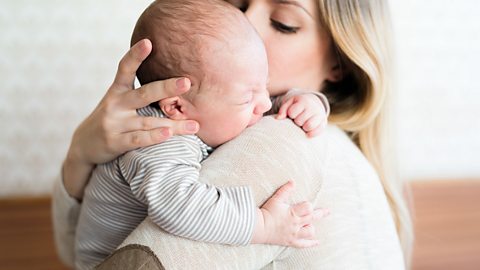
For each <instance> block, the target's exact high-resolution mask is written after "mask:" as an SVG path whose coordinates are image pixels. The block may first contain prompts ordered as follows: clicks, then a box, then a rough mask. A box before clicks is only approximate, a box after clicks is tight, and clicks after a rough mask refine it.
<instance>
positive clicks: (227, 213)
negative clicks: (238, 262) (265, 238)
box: [75, 106, 256, 269]
mask: <svg viewBox="0 0 480 270" xmlns="http://www.w3.org/2000/svg"><path fill="white" fill-rule="evenodd" d="M138 114H139V115H142V116H154V117H164V116H163V114H162V113H161V111H160V110H158V109H156V108H154V107H151V106H148V107H145V108H142V109H139V110H138ZM211 150H212V149H211V148H210V147H209V146H207V145H206V144H205V143H203V142H202V141H201V140H200V138H198V137H197V136H194V135H186V136H173V137H172V138H170V139H169V140H167V141H166V142H163V143H161V144H157V145H154V146H149V147H144V148H140V149H137V150H134V151H130V152H127V153H125V154H124V155H122V156H120V157H119V158H117V159H116V160H114V161H111V162H109V163H106V164H102V165H98V166H97V168H96V169H95V170H94V172H93V174H92V176H91V178H90V182H89V184H88V185H87V187H86V189H85V195H84V200H83V203H82V208H81V213H80V217H79V221H78V225H77V230H76V239H75V267H76V268H77V269H92V268H93V267H94V266H95V265H97V264H99V263H100V262H101V261H102V260H103V259H105V258H106V257H107V256H108V255H109V254H110V253H111V252H112V251H114V250H115V249H116V248H117V247H118V246H119V245H120V244H121V243H122V242H123V240H124V239H125V238H126V237H127V236H128V235H129V234H130V232H132V231H133V230H134V229H135V228H136V227H137V226H138V225H139V224H140V223H141V222H142V221H143V220H144V219H145V218H146V217H147V216H149V217H150V218H151V219H152V221H154V222H155V223H156V224H157V225H158V226H159V227H161V228H162V229H164V230H165V231H167V232H169V233H172V234H175V235H178V236H183V237H187V238H190V239H193V240H198V241H206V242H214V243H223V244H232V245H246V244H248V243H249V242H250V238H251V236H252V234H253V227H254V222H255V210H256V205H255V203H254V201H253V198H252V194H251V191H250V188H249V187H222V188H216V187H214V186H211V185H208V184H204V183H201V182H199V181H198V178H199V171H200V167H201V166H200V162H201V161H202V160H203V159H205V158H206V157H207V156H208V153H209V152H210V151H211Z"/></svg>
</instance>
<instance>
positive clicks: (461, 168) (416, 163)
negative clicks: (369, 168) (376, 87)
mask: <svg viewBox="0 0 480 270" xmlns="http://www.w3.org/2000/svg"><path fill="white" fill-rule="evenodd" d="M391 4H392V5H391V7H392V13H393V19H394V23H395V30H396V47H397V52H398V75H399V76H398V81H399V82H398V85H399V89H398V93H397V98H398V103H397V108H398V110H397V123H398V125H397V127H398V129H397V130H398V148H399V153H398V154H399V161H400V164H399V166H400V169H401V170H400V171H401V173H402V175H403V176H404V177H406V178H407V179H431V178H475V177H476V178H477V179H479V178H480V120H479V119H478V118H479V116H480V75H479V74H480V73H479V72H480V69H479V66H480V17H478V14H479V13H480V2H478V1H475V0H458V1H451V0H421V1H415V0H396V1H391Z"/></svg>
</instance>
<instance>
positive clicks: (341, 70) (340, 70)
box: [327, 63, 345, 82]
mask: <svg viewBox="0 0 480 270" xmlns="http://www.w3.org/2000/svg"><path fill="white" fill-rule="evenodd" d="M344 76H345V67H344V66H342V64H341V63H337V64H335V65H334V66H333V67H332V68H331V69H330V70H329V72H328V74H327V81H329V82H339V81H341V80H342V79H343V77H344Z"/></svg>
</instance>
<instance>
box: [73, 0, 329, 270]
mask: <svg viewBox="0 0 480 270" xmlns="http://www.w3.org/2000/svg"><path fill="white" fill-rule="evenodd" d="M145 38H148V39H150V40H151V41H152V45H153V50H152V53H151V54H150V56H149V57H148V58H147V59H146V60H145V61H144V63H143V64H142V65H141V66H140V68H139V70H138V72H137V77H138V79H139V81H140V83H141V84H146V83H149V82H152V81H156V80H163V79H166V78H171V77H186V78H188V79H183V80H180V81H179V83H181V84H188V85H189V84H191V90H190V91H189V92H188V93H186V94H184V95H182V96H176V97H171V98H166V99H163V100H160V101H159V102H158V103H156V104H152V105H150V106H147V107H145V108H142V109H140V110H138V114H140V115H142V116H150V117H169V118H171V119H193V120H196V121H197V122H199V124H200V130H199V132H198V133H197V135H196V136H193V135H189V136H174V137H172V138H170V139H169V140H167V141H166V142H164V143H161V144H158V145H154V146H150V147H144V148H140V149H137V150H134V151H130V152H127V153H125V154H124V155H123V156H120V157H119V158H117V159H116V160H114V161H112V162H109V163H106V164H102V165H99V166H97V168H96V169H95V171H94V172H93V174H92V176H91V179H90V182H89V184H88V186H87V188H86V190H85V195H84V201H83V205H82V209H81V213H80V217H79V222H78V227H77V231H76V241H75V253H76V254H75V265H76V268H78V269H91V268H93V267H94V266H95V265H97V264H98V263H99V262H101V261H102V260H103V259H105V258H106V257H107V256H108V255H109V254H110V253H111V252H112V251H113V250H115V248H117V247H118V245H120V244H121V243H122V241H123V240H124V239H125V238H126V237H127V236H128V234H129V233H130V232H131V231H133V229H135V227H137V226H138V225H139V224H140V223H141V222H142V221H143V220H144V219H145V218H146V217H147V216H148V217H149V218H151V219H152V221H154V222H155V223H156V224H157V225H158V226H160V227H161V228H162V229H164V230H165V231H167V232H169V233H172V234H175V235H179V236H183V237H187V238H190V239H193V240H197V241H207V242H213V243H222V244H232V245H247V244H255V243H265V244H279V245H287V244H289V245H295V244H294V243H295V240H298V239H302V238H301V237H300V236H299V234H298V232H299V231H300V230H301V228H302V227H304V226H309V224H310V223H311V221H312V219H313V218H314V216H315V212H314V211H310V212H309V213H306V214H305V215H304V216H302V217H298V216H295V215H292V211H291V209H290V208H289V207H285V205H284V202H281V201H280V200H277V201H275V200H272V201H271V202H270V205H272V204H274V207H272V208H271V209H268V208H266V207H265V206H264V207H263V208H262V209H259V208H258V207H256V205H255V202H254V201H253V198H252V194H251V191H250V189H249V187H221V188H220V187H214V186H211V185H208V184H205V183H201V182H199V181H198V178H199V170H200V162H201V161H202V160H204V159H205V158H207V156H208V155H209V153H210V152H211V151H212V149H213V148H214V147H217V146H219V145H221V144H223V143H225V142H227V141H229V140H231V139H233V138H235V137H236V136H238V135H239V134H240V133H241V132H242V131H243V130H244V129H245V128H247V127H249V126H251V125H253V124H255V123H256V122H258V121H259V120H260V119H261V117H262V116H263V114H264V113H265V112H267V111H268V110H270V109H271V107H272V103H271V100H270V97H269V95H268V92H267V78H268V63H267V56H266V52H265V48H264V46H263V43H262V41H261V39H260V37H259V36H258V34H257V33H256V31H255V30H254V28H253V27H252V26H251V25H250V24H249V22H248V21H247V19H246V18H245V16H244V15H243V14H242V13H241V12H240V11H239V10H237V9H236V8H234V7H233V6H230V4H227V3H226V2H224V1H218V0H202V1H198V0H185V1H178V0H161V1H155V2H154V3H152V4H151V5H150V6H149V7H148V8H147V9H146V10H145V11H144V13H143V14H142V15H141V16H140V18H139V20H138V22H137V24H136V26H135V29H134V32H133V35H132V44H134V43H136V42H137V41H140V40H142V39H145ZM294 95H297V96H298V95H308V96H309V97H308V98H310V99H314V101H315V102H318V104H319V105H318V106H317V107H319V108H321V112H320V113H319V115H321V116H322V117H326V115H327V114H328V103H324V101H325V100H324V99H323V97H322V95H318V96H319V97H320V99H319V98H318V97H317V95H311V94H305V93H299V92H295V93H294V94H293V96H294ZM291 100H292V99H288V98H275V99H274V103H276V104H277V105H278V106H277V107H280V106H281V104H284V105H285V106H286V107H284V108H287V107H288V106H291V104H292V102H291ZM322 101H323V102H322ZM300 103H301V101H300ZM322 104H324V105H323V106H322ZM284 110H285V109H284ZM314 113H315V112H314ZM312 114H313V113H312ZM275 204H278V205H275ZM272 209H273V210H272ZM299 220H300V221H301V222H299Z"/></svg>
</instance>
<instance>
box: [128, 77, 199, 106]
mask: <svg viewBox="0 0 480 270" xmlns="http://www.w3.org/2000/svg"><path fill="white" fill-rule="evenodd" d="M190 87H191V82H190V80H189V79H188V78H171V79H167V80H163V81H155V82H151V83H148V84H145V85H142V86H141V87H140V88H138V89H136V90H134V91H128V92H126V93H124V94H123V96H122V97H121V101H120V106H122V108H126V109H139V108H142V107H145V106H147V105H149V104H151V103H153V102H156V101H159V100H161V99H164V98H167V97H173V96H178V95H181V94H183V93H185V92H187V91H188V90H190Z"/></svg>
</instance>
